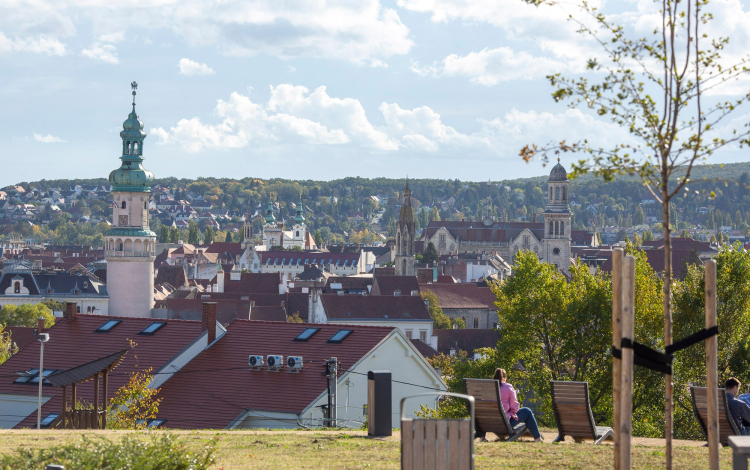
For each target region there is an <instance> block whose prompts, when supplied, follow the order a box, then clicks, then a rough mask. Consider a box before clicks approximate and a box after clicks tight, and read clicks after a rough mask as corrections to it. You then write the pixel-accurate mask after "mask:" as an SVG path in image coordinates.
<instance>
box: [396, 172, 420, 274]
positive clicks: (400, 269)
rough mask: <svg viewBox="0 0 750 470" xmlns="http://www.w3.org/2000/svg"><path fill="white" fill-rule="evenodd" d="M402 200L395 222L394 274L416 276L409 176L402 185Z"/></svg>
mask: <svg viewBox="0 0 750 470" xmlns="http://www.w3.org/2000/svg"><path fill="white" fill-rule="evenodd" d="M403 197H404V200H403V201H402V203H401V212H400V213H399V216H398V223H396V258H395V265H396V266H395V267H396V276H416V275H417V269H416V258H415V257H414V237H415V235H416V228H417V227H416V224H415V223H414V213H413V211H412V207H411V190H409V178H407V179H406V187H404V194H403Z"/></svg>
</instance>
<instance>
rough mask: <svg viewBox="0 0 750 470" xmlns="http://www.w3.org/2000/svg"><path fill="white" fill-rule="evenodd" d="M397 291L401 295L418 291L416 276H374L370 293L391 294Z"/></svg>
mask: <svg viewBox="0 0 750 470" xmlns="http://www.w3.org/2000/svg"><path fill="white" fill-rule="evenodd" d="M395 291H399V292H400V293H401V295H411V293H412V291H417V292H419V283H418V282H417V277H416V276H375V281H374V282H373V283H372V292H371V294H372V295H393V293H394V292H395Z"/></svg>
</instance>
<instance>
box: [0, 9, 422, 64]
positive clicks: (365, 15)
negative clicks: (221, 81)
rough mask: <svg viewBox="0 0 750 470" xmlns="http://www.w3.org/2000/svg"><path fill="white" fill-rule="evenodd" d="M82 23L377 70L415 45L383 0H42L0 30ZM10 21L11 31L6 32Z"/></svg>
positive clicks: (125, 34)
mask: <svg viewBox="0 0 750 470" xmlns="http://www.w3.org/2000/svg"><path fill="white" fill-rule="evenodd" d="M4 18H10V19H9V20H7V21H6V20H5V19H4ZM32 18H33V19H34V20H31V19H32ZM37 19H38V20H37ZM41 22H43V25H41V24H37V23H41ZM79 22H80V23H84V22H85V24H86V26H87V27H88V26H89V25H90V27H91V34H92V35H93V36H94V37H95V38H97V41H99V42H101V43H115V42H120V41H122V40H125V39H127V38H133V37H135V35H134V34H133V31H132V28H138V29H139V34H144V33H143V31H142V30H152V31H159V30H162V31H168V32H169V33H173V34H176V35H178V36H179V37H181V38H182V39H183V40H184V42H186V43H187V44H189V45H191V46H206V45H208V46H213V47H215V48H216V49H217V50H218V51H219V52H221V53H223V54H226V55H234V56H252V55H256V54H268V55H273V56H277V57H282V58H290V57H306V58H323V59H336V60H344V61H348V62H352V63H356V64H362V65H372V66H376V67H379V66H384V64H385V61H386V60H387V59H388V58H389V57H392V56H394V55H403V54H406V53H407V52H408V51H409V50H410V49H411V47H412V45H413V41H412V39H411V38H410V37H409V29H408V28H407V27H406V26H405V25H404V24H403V23H402V22H401V19H400V18H399V16H398V13H397V12H396V10H395V9H393V8H386V7H385V6H383V5H382V4H381V0H360V1H358V2H351V1H350V0H328V1H325V2H323V1H318V2H286V1H276V2H272V1H268V0H247V1H241V2H240V1H223V0H154V1H148V2H141V1H123V2H114V3H113V2H111V1H110V0H56V1H54V2H51V1H49V0H38V1H34V2H21V3H19V4H16V5H14V6H13V7H7V6H6V7H4V6H2V5H0V30H4V31H6V33H7V32H8V31H12V32H13V34H16V33H18V34H19V35H22V36H25V35H26V31H28V30H30V29H32V28H36V29H43V30H44V31H46V32H47V34H48V35H49V36H52V37H64V36H71V35H75V26H74V24H77V23H79ZM6 25H7V27H8V28H11V29H9V30H5V29H4V28H5V27H6ZM99 56H101V54H98V55H97V57H99Z"/></svg>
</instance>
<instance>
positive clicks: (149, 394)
mask: <svg viewBox="0 0 750 470" xmlns="http://www.w3.org/2000/svg"><path fill="white" fill-rule="evenodd" d="M152 380H153V375H151V369H146V370H144V371H142V372H139V371H133V372H132V373H131V375H130V379H129V380H128V383H127V384H125V385H123V386H122V387H121V388H120V389H119V390H117V392H116V393H115V395H114V396H113V397H112V398H111V399H110V401H109V406H108V407H107V428H108V429H144V428H146V427H147V423H148V420H149V419H154V418H156V414H157V413H158V412H159V404H160V403H161V400H162V399H161V398H157V397H156V395H157V394H158V393H159V390H160V389H158V388H150V387H149V384H150V383H151V381H152Z"/></svg>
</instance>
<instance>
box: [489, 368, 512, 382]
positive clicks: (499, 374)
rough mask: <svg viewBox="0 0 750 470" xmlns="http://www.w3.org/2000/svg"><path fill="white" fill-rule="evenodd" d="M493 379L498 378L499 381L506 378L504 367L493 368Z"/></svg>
mask: <svg viewBox="0 0 750 470" xmlns="http://www.w3.org/2000/svg"><path fill="white" fill-rule="evenodd" d="M492 378H493V379H495V380H499V381H500V383H502V382H503V379H507V378H508V374H507V373H506V372H505V369H499V368H498V369H495V374H494V375H493V376H492Z"/></svg>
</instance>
